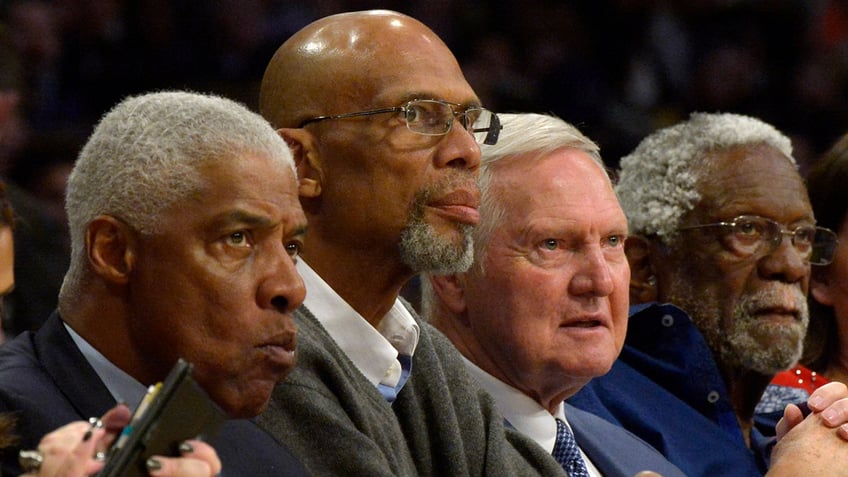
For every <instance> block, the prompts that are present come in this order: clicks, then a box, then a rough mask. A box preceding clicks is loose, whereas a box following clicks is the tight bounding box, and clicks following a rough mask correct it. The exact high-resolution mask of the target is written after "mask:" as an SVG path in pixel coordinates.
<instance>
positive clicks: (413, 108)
mask: <svg viewBox="0 0 848 477" xmlns="http://www.w3.org/2000/svg"><path fill="white" fill-rule="evenodd" d="M452 119H453V112H452V111H451V109H450V106H448V105H446V104H442V103H439V102H438V101H419V102H415V103H410V104H409V105H407V107H406V122H407V124H409V125H410V126H411V127H412V128H413V130H417V131H420V132H424V133H433V134H437V133H443V132H445V131H447V130H448V127H449V126H450V124H451V121H452Z"/></svg>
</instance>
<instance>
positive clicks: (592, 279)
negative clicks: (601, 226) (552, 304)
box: [569, 246, 615, 298]
mask: <svg viewBox="0 0 848 477" xmlns="http://www.w3.org/2000/svg"><path fill="white" fill-rule="evenodd" d="M575 259H578V260H580V261H581V262H582V263H580V265H579V268H578V271H577V273H575V274H574V276H573V277H572V279H571V283H570V285H569V292H570V293H571V294H572V295H574V296H580V297H586V298H597V297H605V296H609V295H610V294H611V293H612V292H613V289H614V287H615V284H614V282H613V278H612V271H611V270H610V265H609V263H608V262H607V259H606V257H605V256H604V253H603V250H601V247H600V246H592V247H591V248H589V249H587V250H585V251H584V252H582V253H580V254H579V255H576V256H575Z"/></svg>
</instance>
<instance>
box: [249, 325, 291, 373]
mask: <svg viewBox="0 0 848 477" xmlns="http://www.w3.org/2000/svg"><path fill="white" fill-rule="evenodd" d="M258 348H259V349H260V350H261V351H262V353H263V354H264V355H265V356H266V357H267V358H268V360H269V361H270V363H271V365H272V366H274V367H276V368H281V371H282V372H288V371H289V370H290V369H291V368H293V367H294V365H295V362H296V360H297V334H296V333H295V332H294V331H287V332H283V333H280V334H278V335H276V336H274V337H272V338H271V339H269V340H268V341H266V342H264V343H262V344H261V345H259V346H258Z"/></svg>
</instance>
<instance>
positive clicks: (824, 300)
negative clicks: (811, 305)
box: [810, 266, 834, 306]
mask: <svg viewBox="0 0 848 477" xmlns="http://www.w3.org/2000/svg"><path fill="white" fill-rule="evenodd" d="M829 268H830V267H829V266H828V267H825V268H824V269H818V270H817V269H816V267H814V268H813V273H812V276H811V277H810V295H812V297H813V298H815V299H816V301H817V302H819V303H821V304H822V305H825V306H833V301H834V291H833V288H832V287H831V285H830V284H831V281H830V277H829V276H828V269H829Z"/></svg>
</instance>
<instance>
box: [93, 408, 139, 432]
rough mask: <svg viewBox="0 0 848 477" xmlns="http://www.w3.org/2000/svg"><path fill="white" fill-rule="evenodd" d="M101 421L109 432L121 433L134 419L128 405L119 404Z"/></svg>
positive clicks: (107, 412)
mask: <svg viewBox="0 0 848 477" xmlns="http://www.w3.org/2000/svg"><path fill="white" fill-rule="evenodd" d="M100 419H101V420H102V421H103V426H104V427H106V429H108V430H109V431H112V432H114V431H118V432H120V431H121V429H123V428H124V426H126V425H127V424H129V423H130V420H131V419H132V412H131V411H130V408H128V407H127V405H126V404H118V405H116V406H115V407H113V408H112V409H109V410H108V411H106V414H104V415H103V417H101V418H100Z"/></svg>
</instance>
